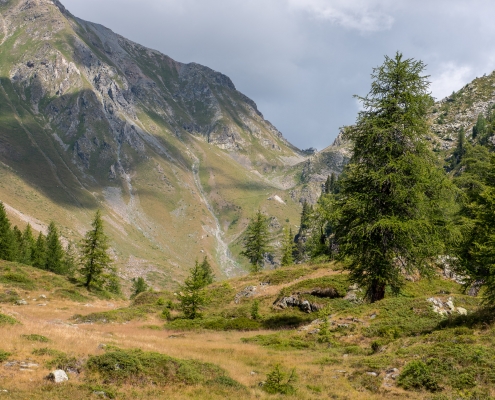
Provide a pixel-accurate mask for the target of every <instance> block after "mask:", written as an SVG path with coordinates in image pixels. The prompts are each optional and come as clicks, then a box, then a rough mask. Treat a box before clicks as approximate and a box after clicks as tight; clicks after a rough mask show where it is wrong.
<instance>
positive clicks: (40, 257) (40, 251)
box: [31, 232, 47, 269]
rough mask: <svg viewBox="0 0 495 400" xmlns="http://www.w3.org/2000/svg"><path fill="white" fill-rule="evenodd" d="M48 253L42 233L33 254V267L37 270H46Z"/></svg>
mask: <svg viewBox="0 0 495 400" xmlns="http://www.w3.org/2000/svg"><path fill="white" fill-rule="evenodd" d="M46 252H47V248H46V238H45V236H44V235H43V233H41V232H40V233H39V235H38V239H37V240H36V243H35V245H34V247H33V249H32V252H31V265H32V266H33V267H36V268H41V269H43V268H45V265H46Z"/></svg>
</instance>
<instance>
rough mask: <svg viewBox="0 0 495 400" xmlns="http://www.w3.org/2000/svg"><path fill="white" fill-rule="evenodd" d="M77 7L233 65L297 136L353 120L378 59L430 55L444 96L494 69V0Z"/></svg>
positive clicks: (222, 0)
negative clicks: (359, 96) (399, 52)
mask: <svg viewBox="0 0 495 400" xmlns="http://www.w3.org/2000/svg"><path fill="white" fill-rule="evenodd" d="M61 1H62V3H63V4H64V5H65V6H66V7H67V8H68V9H69V11H71V12H72V14H74V15H76V16H78V17H80V18H83V19H86V20H89V21H92V22H97V23H100V24H103V25H105V26H106V27H108V28H110V29H112V30H113V31H115V32H117V33H119V34H121V35H123V36H125V37H127V38H129V39H131V40H133V41H135V42H138V43H140V44H142V45H145V46H147V47H151V48H153V49H156V50H159V51H161V52H163V53H164V54H167V55H168V56H170V57H172V58H173V59H175V60H177V61H181V62H193V61H194V62H197V63H200V64H203V65H206V66H208V67H210V68H213V69H215V70H217V71H220V72H222V73H224V74H226V75H228V76H229V77H230V78H231V79H232V81H233V82H234V84H235V85H236V87H237V89H238V90H240V91H241V92H243V93H244V94H246V95H247V96H249V97H250V98H252V99H253V100H254V101H255V102H256V103H257V104H258V108H259V109H260V111H261V112H262V113H263V114H264V116H265V118H266V119H268V120H270V121H271V122H272V123H273V124H274V125H275V126H276V127H277V128H278V129H279V130H280V131H281V132H282V133H283V134H284V136H285V137H286V138H287V139H288V140H289V141H291V142H292V143H293V144H295V145H296V146H298V147H300V148H304V149H305V148H308V147H316V148H318V149H321V148H323V147H326V146H327V145H329V144H331V143H332V141H333V139H334V138H335V137H336V135H337V134H338V131H339V127H341V126H343V125H348V124H352V123H354V121H355V119H356V113H357V111H358V110H359V104H358V103H357V102H356V100H355V99H354V98H353V95H354V94H359V95H365V94H366V93H367V92H368V90H369V87H370V73H371V70H372V68H373V67H376V66H378V65H380V64H382V62H383V57H384V55H389V56H393V55H394V54H395V52H396V51H397V50H399V51H401V52H402V53H403V54H404V56H405V57H408V58H409V57H412V58H416V59H421V60H423V61H424V62H425V63H426V64H427V65H428V67H427V73H428V74H429V75H431V78H430V80H431V82H432V84H431V90H432V93H433V96H434V97H436V98H437V99H441V98H443V97H445V96H447V95H449V94H451V93H452V91H453V90H458V89H460V88H461V87H462V86H464V85H465V84H466V83H468V82H470V81H471V80H472V79H474V78H475V77H477V76H482V75H483V74H485V73H490V72H491V71H492V70H494V69H495V40H494V39H495V24H494V23H493V20H494V17H495V1H493V0H465V1H461V0H61Z"/></svg>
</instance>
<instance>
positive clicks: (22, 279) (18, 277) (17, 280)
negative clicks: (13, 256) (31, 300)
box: [0, 272, 35, 290]
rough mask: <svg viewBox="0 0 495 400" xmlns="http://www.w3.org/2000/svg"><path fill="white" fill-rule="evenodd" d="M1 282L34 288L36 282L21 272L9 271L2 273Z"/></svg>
mask: <svg viewBox="0 0 495 400" xmlns="http://www.w3.org/2000/svg"><path fill="white" fill-rule="evenodd" d="M0 283H4V284H7V285H10V286H15V287H18V288H21V289H27V290H32V289H34V287H35V286H34V282H33V281H32V280H31V279H29V277H28V276H27V275H25V274H22V273H19V272H7V273H4V274H2V275H0Z"/></svg>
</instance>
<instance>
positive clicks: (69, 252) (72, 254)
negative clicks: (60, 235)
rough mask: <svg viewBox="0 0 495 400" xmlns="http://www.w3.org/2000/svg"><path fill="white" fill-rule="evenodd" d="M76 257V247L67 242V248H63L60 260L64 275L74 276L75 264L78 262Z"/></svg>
mask: <svg viewBox="0 0 495 400" xmlns="http://www.w3.org/2000/svg"><path fill="white" fill-rule="evenodd" d="M78 259H79V257H78V254H77V251H76V247H75V246H74V244H72V243H71V242H69V243H68V244H67V248H66V249H65V252H64V258H63V260H62V263H63V270H64V271H65V274H66V275H68V276H70V277H73V276H74V273H75V272H76V268H77V265H78V263H79V261H78Z"/></svg>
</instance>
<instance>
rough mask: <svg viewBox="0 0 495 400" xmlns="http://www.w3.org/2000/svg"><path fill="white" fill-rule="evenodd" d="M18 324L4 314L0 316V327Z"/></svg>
mask: <svg viewBox="0 0 495 400" xmlns="http://www.w3.org/2000/svg"><path fill="white" fill-rule="evenodd" d="M18 323H19V322H18V321H17V320H16V319H15V318H12V317H9V316H8V315H5V314H0V326H2V325H15V324H18Z"/></svg>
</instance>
